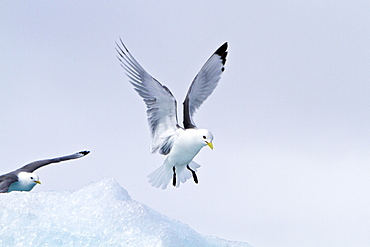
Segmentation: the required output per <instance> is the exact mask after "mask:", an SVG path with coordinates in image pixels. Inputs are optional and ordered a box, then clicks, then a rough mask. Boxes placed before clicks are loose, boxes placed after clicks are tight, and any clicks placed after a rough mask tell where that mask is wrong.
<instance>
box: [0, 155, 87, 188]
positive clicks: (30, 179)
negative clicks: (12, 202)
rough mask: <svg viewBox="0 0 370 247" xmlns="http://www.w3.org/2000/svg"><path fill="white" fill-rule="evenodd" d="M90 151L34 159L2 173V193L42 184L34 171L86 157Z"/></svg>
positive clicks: (0, 183)
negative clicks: (13, 169)
mask: <svg viewBox="0 0 370 247" xmlns="http://www.w3.org/2000/svg"><path fill="white" fill-rule="evenodd" d="M88 153H90V151H81V152H78V153H75V154H71V155H67V156H62V157H57V158H52V159H45V160H38V161H34V162H31V163H29V164H27V165H25V166H22V167H21V168H19V169H17V170H15V171H12V172H9V173H7V174H4V175H1V176H0V193H6V192H11V191H30V190H32V188H33V187H34V186H35V185H36V184H41V183H40V181H39V177H38V176H37V175H36V174H35V173H33V172H34V171H35V170H37V169H39V168H40V167H43V166H46V165H49V164H52V163H58V162H61V161H65V160H71V159H78V158H81V157H84V156H85V155H87V154H88Z"/></svg>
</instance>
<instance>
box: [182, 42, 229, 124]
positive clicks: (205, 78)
mask: <svg viewBox="0 0 370 247" xmlns="http://www.w3.org/2000/svg"><path fill="white" fill-rule="evenodd" d="M226 50H227V42H226V43H224V44H223V45H222V46H220V48H218V49H217V50H216V52H215V53H214V54H213V55H212V56H211V57H210V58H209V59H208V60H207V62H206V63H205V64H204V65H203V67H202V68H201V70H200V71H199V73H198V74H197V75H196V77H195V78H194V80H193V82H192V84H191V85H190V88H189V90H188V93H187V95H186V98H185V101H184V103H183V105H184V127H185V129H188V128H195V127H196V126H195V124H194V122H193V120H192V116H193V114H194V113H195V111H196V110H197V109H198V108H199V107H200V106H201V105H202V104H203V102H204V101H205V100H206V99H207V98H208V96H210V95H211V94H212V92H213V90H214V89H215V88H216V86H217V84H218V82H219V80H220V78H221V74H222V72H223V71H224V65H225V62H226V56H227V51H226Z"/></svg>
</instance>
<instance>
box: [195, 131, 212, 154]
mask: <svg viewBox="0 0 370 247" xmlns="http://www.w3.org/2000/svg"><path fill="white" fill-rule="evenodd" d="M198 133H199V141H201V142H202V143H203V145H204V146H208V147H210V148H211V149H212V150H213V143H212V141H213V135H212V133H211V132H210V131H209V130H206V129H198Z"/></svg>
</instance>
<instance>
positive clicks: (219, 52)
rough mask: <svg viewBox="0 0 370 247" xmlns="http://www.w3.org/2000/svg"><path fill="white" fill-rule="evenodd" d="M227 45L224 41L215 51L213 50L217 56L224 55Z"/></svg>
mask: <svg viewBox="0 0 370 247" xmlns="http://www.w3.org/2000/svg"><path fill="white" fill-rule="evenodd" d="M227 47H228V44H227V42H225V43H224V44H223V45H221V46H220V48H218V49H217V51H215V54H217V55H219V56H222V55H224V53H225V52H226V50H227Z"/></svg>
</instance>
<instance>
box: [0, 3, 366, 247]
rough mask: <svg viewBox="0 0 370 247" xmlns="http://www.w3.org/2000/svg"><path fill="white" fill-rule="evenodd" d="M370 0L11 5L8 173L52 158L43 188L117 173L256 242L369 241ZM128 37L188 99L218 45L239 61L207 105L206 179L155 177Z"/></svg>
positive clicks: (182, 216)
mask: <svg viewBox="0 0 370 247" xmlns="http://www.w3.org/2000/svg"><path fill="white" fill-rule="evenodd" d="M369 11H370V4H369V1H322V0H320V1H305V2H303V1H224V2H221V1H183V2H179V1H1V2H0V25H1V28H0V82H1V84H0V96H1V97H0V105H1V106H0V109H1V114H2V117H1V118H0V126H1V129H0V137H1V138H0V146H1V149H0V163H1V166H0V173H1V174H3V173H6V172H9V171H12V170H14V169H16V168H18V167H20V166H21V165H24V164H26V163H28V162H31V161H34V160H37V159H42V158H52V157H56V156H61V155H66V154H71V153H74V152H77V151H80V150H84V149H87V150H90V151H91V154H90V155H88V156H87V157H85V158H82V159H79V160H74V161H69V162H65V163H60V164H55V165H52V166H49V167H45V168H42V169H40V170H37V172H36V173H37V174H38V175H39V176H40V180H41V182H42V184H41V185H37V186H36V187H35V188H34V189H33V191H32V192H31V193H35V192H38V191H52V190H58V191H60V190H70V191H74V190H78V189H80V188H82V187H84V186H85V185H87V184H89V183H90V182H93V181H98V180H100V179H101V178H103V177H113V178H114V179H116V180H117V182H119V183H120V184H121V185H122V187H124V188H125V189H127V190H128V192H129V194H130V195H131V197H132V198H133V199H134V200H137V201H140V202H142V203H144V204H146V205H148V206H149V207H151V208H153V209H155V210H157V211H159V212H160V213H162V214H164V215H167V216H169V217H171V218H173V219H177V220H179V221H181V222H183V223H185V224H188V225H189V226H190V227H192V228H193V229H194V230H196V231H197V232H199V233H202V234H206V235H213V236H218V237H220V238H225V239H229V240H236V241H245V242H248V243H249V244H251V245H253V246H256V247H265V246H266V247H280V246H281V247H297V246H299V247H305V246H307V247H308V246H310V247H311V246H315V247H321V246H322V247H324V246H325V247H327V246H339V247H341V246H343V247H344V246H356V247H358V246H369V245H370V234H369V231H370V210H369V206H370V193H369V191H370V179H369V176H370V162H369V161H370V144H369V140H370V128H369V124H370V113H369V110H370V70H369V68H370V32H369V26H370V15H369ZM119 37H121V38H122V40H123V41H124V42H125V44H126V46H127V47H128V49H129V50H130V51H131V53H132V54H133V55H134V56H135V58H136V59H137V60H138V61H139V63H140V64H141V65H142V66H143V67H144V68H145V69H146V70H147V71H148V72H149V73H150V74H151V75H152V76H154V77H155V78H156V79H158V80H159V81H160V82H161V83H163V84H165V85H166V86H168V87H169V88H170V90H171V91H172V93H173V94H174V95H175V97H176V98H177V100H178V106H179V107H178V108H179V109H178V110H179V112H180V114H179V115H180V116H179V117H180V122H181V111H182V108H181V105H182V101H183V100H184V97H185V95H186V92H187V89H188V87H189V85H190V83H191V81H192V80H193V78H194V77H195V75H196V74H197V73H198V71H199V69H200V68H201V67H202V65H203V64H204V63H205V62H206V60H207V59H208V58H209V57H210V55H211V54H212V53H213V52H214V51H215V50H216V49H217V48H218V47H219V46H220V45H222V44H223V43H224V42H225V41H228V42H229V55H228V60H227V63H226V67H225V68H226V70H225V73H224V74H223V76H222V78H221V81H220V83H219V85H218V87H217V88H216V90H215V91H214V93H213V94H212V95H211V96H210V97H209V98H208V99H207V101H206V102H205V103H204V104H203V105H202V106H201V108H200V110H199V111H197V113H196V114H195V116H194V120H195V122H196V124H197V126H198V127H200V128H207V129H209V130H210V131H212V133H213V135H214V137H215V139H214V150H213V151H211V150H210V149H207V148H204V149H203V150H202V151H201V152H200V153H199V154H198V156H197V157H196V158H195V161H196V162H197V163H199V164H201V165H202V167H201V168H200V169H199V170H198V178H199V184H198V185H195V184H194V183H193V181H192V180H189V181H187V182H186V183H185V184H182V185H181V186H180V188H178V189H175V188H173V187H171V186H169V187H168V188H167V189H166V190H161V189H156V188H154V187H151V186H150V184H149V183H148V182H147V178H146V176H147V175H148V174H149V173H151V172H152V171H154V170H155V169H156V168H158V167H159V166H160V165H161V164H162V162H163V160H164V158H165V157H163V156H161V155H159V154H151V153H150V152H149V145H150V133H149V127H148V125H147V121H146V113H145V109H146V108H145V104H144V103H143V102H142V100H141V98H140V97H139V96H138V95H137V93H136V92H135V91H134V90H133V88H132V86H131V85H130V84H129V82H128V79H127V77H126V75H125V73H124V71H123V69H122V68H121V67H120V65H119V62H118V60H117V58H116V51H115V49H114V48H115V41H118V40H119Z"/></svg>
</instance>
